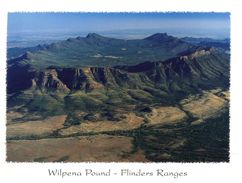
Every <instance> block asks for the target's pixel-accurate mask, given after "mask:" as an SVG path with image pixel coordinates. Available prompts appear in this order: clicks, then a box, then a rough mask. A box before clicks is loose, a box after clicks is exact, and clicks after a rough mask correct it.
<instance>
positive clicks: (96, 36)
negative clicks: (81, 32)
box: [86, 33, 103, 38]
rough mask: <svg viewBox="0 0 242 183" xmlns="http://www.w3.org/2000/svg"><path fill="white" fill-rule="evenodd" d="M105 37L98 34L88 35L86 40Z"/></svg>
mask: <svg viewBox="0 0 242 183" xmlns="http://www.w3.org/2000/svg"><path fill="white" fill-rule="evenodd" d="M101 37H103V36H101V35H99V34H97V33H88V34H87V36H86V38H101Z"/></svg>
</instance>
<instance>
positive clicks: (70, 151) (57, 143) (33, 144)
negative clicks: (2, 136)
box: [7, 135, 147, 162]
mask: <svg viewBox="0 0 242 183" xmlns="http://www.w3.org/2000/svg"><path fill="white" fill-rule="evenodd" d="M132 140H133V139H132V138H131V137H121V136H109V135H96V136H83V137H75V138H73V137H72V138H56V139H42V140H18V141H10V142H9V143H8V144H7V161H17V162H18V161H19V162H24V161H27V162H29V161H51V162H53V161H68V162H83V161H85V162H87V161H90V162H97V161H98V162H113V161H115V162H117V161H118V162H132V161H147V160H146V159H145V156H144V154H143V152H142V151H138V152H137V154H132V153H131V151H132V148H133V145H132Z"/></svg>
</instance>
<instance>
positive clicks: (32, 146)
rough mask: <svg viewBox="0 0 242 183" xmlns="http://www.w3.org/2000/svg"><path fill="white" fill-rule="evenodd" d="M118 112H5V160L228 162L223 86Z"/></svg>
mask: <svg viewBox="0 0 242 183" xmlns="http://www.w3.org/2000/svg"><path fill="white" fill-rule="evenodd" d="M120 113H122V111H120ZM80 115H82V114H81V112H80ZM96 115H97V116H98V114H96ZM122 115H123V118H120V119H119V120H115V121H112V120H108V119H107V120H92V119H89V120H87V121H85V122H82V123H80V124H77V125H71V126H66V125H65V121H66V118H67V115H59V116H52V117H48V118H46V119H42V120H41V119H37V120H28V121H26V120H25V121H19V120H16V119H21V117H22V116H23V114H21V113H19V112H16V111H9V112H8V113H7V161H14V162H32V161H37V162H60V161H61V162H62V161H65V162H221V161H223V162H224V161H225V162H227V161H229V92H228V91H221V90H220V89H217V90H210V91H203V93H202V94H199V95H193V96H189V97H188V98H186V99H183V100H182V101H180V103H178V104H177V105H175V106H158V105H155V106H151V107H150V108H149V110H147V111H143V112H142V113H136V112H134V111H130V112H129V113H122Z"/></svg>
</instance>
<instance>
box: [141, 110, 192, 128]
mask: <svg viewBox="0 0 242 183" xmlns="http://www.w3.org/2000/svg"><path fill="white" fill-rule="evenodd" d="M146 116H147V118H148V121H149V124H150V125H162V124H169V123H179V122H182V121H184V120H185V119H187V115H186V113H185V112H184V111H182V110H181V109H179V108H178V107H155V108H152V112H151V113H149V114H147V115H146Z"/></svg>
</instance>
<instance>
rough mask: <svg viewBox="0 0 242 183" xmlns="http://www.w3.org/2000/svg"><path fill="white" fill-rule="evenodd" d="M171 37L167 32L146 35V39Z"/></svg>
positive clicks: (154, 39) (157, 39)
mask: <svg viewBox="0 0 242 183" xmlns="http://www.w3.org/2000/svg"><path fill="white" fill-rule="evenodd" d="M171 38H173V37H172V36H169V35H168V34H167V33H156V34H153V35H151V36H149V37H146V38H145V39H146V40H152V41H163V40H167V39H171Z"/></svg>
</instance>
